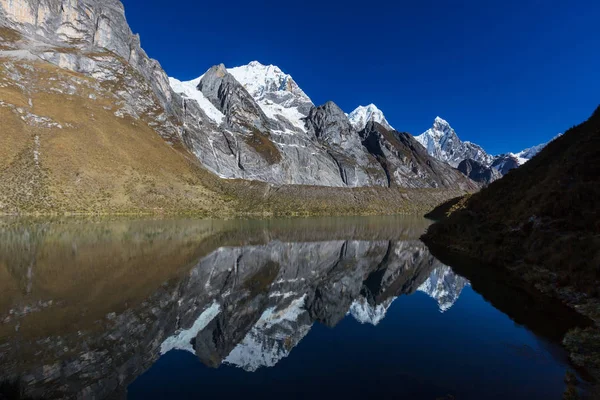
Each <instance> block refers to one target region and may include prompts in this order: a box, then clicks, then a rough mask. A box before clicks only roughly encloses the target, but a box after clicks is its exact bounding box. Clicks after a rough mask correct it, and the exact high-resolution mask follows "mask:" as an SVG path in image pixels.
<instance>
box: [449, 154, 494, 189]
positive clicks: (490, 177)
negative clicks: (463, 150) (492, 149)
mask: <svg viewBox="0 0 600 400" xmlns="http://www.w3.org/2000/svg"><path fill="white" fill-rule="evenodd" d="M458 170H459V171H460V172H462V173H463V174H465V175H466V176H468V177H469V178H471V179H472V180H473V181H475V182H479V183H481V184H484V185H489V184H490V183H492V182H494V181H496V180H498V179H500V178H502V173H501V172H500V171H498V170H497V169H496V168H493V164H492V166H491V167H486V166H485V165H483V164H481V163H479V162H477V161H475V160H463V161H461V163H460V164H458Z"/></svg>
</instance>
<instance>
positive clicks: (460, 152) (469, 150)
mask: <svg viewBox="0 0 600 400" xmlns="http://www.w3.org/2000/svg"><path fill="white" fill-rule="evenodd" d="M415 139H417V141H418V142H419V143H421V144H422V145H423V147H425V148H426V149H427V152H428V153H429V155H431V156H433V157H435V158H437V159H438V160H440V161H444V162H446V163H448V164H450V165H451V166H453V167H454V168H456V167H457V166H458V164H460V163H461V161H463V160H466V159H471V160H475V161H478V162H479V163H481V164H483V165H490V164H491V163H492V161H493V157H492V156H490V155H489V154H487V153H486V152H485V150H483V148H481V147H480V146H478V145H476V144H474V143H471V142H463V141H461V140H460V138H459V137H458V135H457V134H456V132H455V131H454V129H452V127H451V126H450V124H449V123H448V121H446V120H445V119H443V118H441V117H436V118H435V120H434V121H433V126H432V127H431V128H430V129H428V130H427V131H426V132H424V133H423V134H421V135H419V136H416V137H415Z"/></svg>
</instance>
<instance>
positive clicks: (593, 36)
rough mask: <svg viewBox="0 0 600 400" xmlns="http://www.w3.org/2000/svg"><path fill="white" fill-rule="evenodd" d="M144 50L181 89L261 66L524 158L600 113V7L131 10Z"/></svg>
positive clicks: (495, 4)
mask: <svg viewBox="0 0 600 400" xmlns="http://www.w3.org/2000/svg"><path fill="white" fill-rule="evenodd" d="M123 3H124V4H125V11H126V15H127V18H128V21H129V23H130V25H131V27H132V29H133V31H134V32H136V33H139V34H140V35H141V39H142V47H143V48H144V49H145V50H146V51H147V53H148V54H149V55H150V56H151V57H153V58H156V59H158V60H159V61H160V63H161V64H162V66H163V68H164V69H165V70H166V71H167V73H168V74H169V75H170V76H173V77H176V78H178V79H182V80H188V79H193V78H196V77H198V76H200V75H201V74H203V73H204V72H205V71H206V70H207V69H208V68H209V67H211V66H212V65H214V64H219V63H224V64H225V65H226V66H227V67H234V66H238V65H243V64H247V63H248V62H250V61H252V60H258V61H260V62H261V63H263V64H274V65H278V66H279V67H280V68H281V69H282V70H283V71H285V72H286V73H289V74H291V75H292V76H293V77H294V79H295V80H296V82H298V84H299V85H300V87H301V88H302V89H303V90H304V91H305V92H306V93H307V94H308V95H309V96H310V97H311V99H312V100H313V102H315V104H321V103H324V102H326V101H327V100H333V101H334V102H336V103H337V104H338V105H339V106H340V107H341V108H342V109H344V110H345V111H346V112H350V111H352V110H353V109H354V108H356V107H357V106H358V105H366V104H369V103H374V104H376V105H377V106H378V107H379V108H380V109H382V110H383V112H384V113H385V115H386V117H387V119H388V120H389V121H390V123H391V124H392V125H393V126H394V127H395V128H396V129H398V130H402V131H407V132H410V133H412V134H420V133H422V132H423V131H425V130H426V129H428V128H429V127H430V126H431V125H432V123H433V119H434V118H435V117H436V116H438V115H439V116H441V117H442V118H444V119H446V120H448V122H450V124H451V125H452V126H453V127H454V129H455V130H456V131H457V132H458V134H459V136H460V137H461V139H463V140H470V141H473V142H475V143H478V144H480V145H482V146H483V147H484V148H485V149H486V150H487V151H488V152H489V153H492V154H497V153H502V152H507V151H519V150H522V149H523V148H525V147H529V146H531V145H535V144H539V143H542V142H545V141H547V140H549V139H550V138H552V137H553V136H554V135H555V134H557V133H559V132H563V131H564V130H566V129H567V128H569V127H570V126H572V125H575V124H577V123H579V122H582V121H583V120H585V119H586V118H587V117H588V116H589V115H590V114H591V113H592V111H593V110H594V109H595V108H596V106H598V104H600V1H598V0H594V1H592V0H570V1H562V0H544V1H533V0H520V1H516V0H506V1H497V0H464V1H454V0H438V1H433V0H411V1H402V0H399V1H393V0H385V1H381V0H363V1H361V2H356V1H344V2H343V1H328V0H304V1H285V0H280V1H260V0H254V1H251V0H250V1H249V0H244V1H241V0H228V1H219V0H216V1H214V0H201V1H197V0H179V1H171V2H165V1H164V0H123Z"/></svg>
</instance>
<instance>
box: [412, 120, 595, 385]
mask: <svg viewBox="0 0 600 400" xmlns="http://www.w3.org/2000/svg"><path fill="white" fill-rule="evenodd" d="M598 198H600V108H598V109H596V111H595V112H594V113H593V115H592V116H591V117H590V118H589V119H588V120H587V121H586V122H584V123H582V124H580V125H578V126H575V127H573V128H571V129H570V130H569V131H567V132H566V133H565V134H564V135H563V136H561V137H559V138H557V139H556V140H554V141H552V142H551V143H550V144H549V145H548V146H547V147H546V148H545V149H544V150H543V151H542V152H541V153H540V154H538V155H537V156H536V157H534V158H533V159H532V160H531V161H530V162H528V163H527V164H526V165H524V166H523V167H521V168H519V169H516V170H513V171H511V172H510V173H509V174H507V175H506V176H505V177H504V178H503V179H501V180H498V181H496V182H493V183H492V184H490V185H489V186H488V187H487V188H485V189H483V190H482V191H481V192H479V193H476V194H473V195H472V196H469V197H468V198H464V199H454V200H451V201H450V202H448V203H446V204H444V205H442V206H440V207H438V208H437V209H435V210H434V211H432V212H431V213H430V214H429V216H430V217H434V218H435V219H440V221H439V222H437V223H436V224H434V225H432V226H431V227H430V228H429V230H428V232H427V233H426V234H425V235H424V236H423V240H424V241H425V242H426V243H427V244H428V245H431V246H442V247H443V248H445V250H446V251H448V250H449V251H450V252H453V253H459V254H463V255H467V256H469V257H472V258H475V259H477V260H479V261H481V262H482V263H483V264H485V265H489V267H490V268H496V269H502V270H504V272H508V273H509V276H510V279H512V280H514V282H516V284H521V283H522V282H527V283H528V284H530V285H533V286H534V287H535V288H536V289H537V290H539V291H541V292H543V293H546V294H549V295H552V296H554V297H557V298H559V299H560V300H562V301H563V302H564V303H566V304H568V305H569V306H571V307H573V308H575V309H576V310H577V311H579V312H580V313H581V314H584V315H586V316H587V317H589V318H591V319H592V320H593V321H594V322H595V326H594V327H592V328H588V329H586V330H574V331H571V332H569V333H568V334H567V335H566V336H565V339H564V341H563V343H564V344H565V346H566V347H567V348H568V349H569V351H570V352H571V357H572V359H573V361H574V362H575V363H576V364H577V365H580V366H582V367H585V368H586V369H587V370H588V371H589V372H590V373H591V374H592V376H594V378H595V379H596V382H597V381H598V378H600V329H599V326H600V299H599V297H600V212H599V207H598V203H597V199H598Z"/></svg>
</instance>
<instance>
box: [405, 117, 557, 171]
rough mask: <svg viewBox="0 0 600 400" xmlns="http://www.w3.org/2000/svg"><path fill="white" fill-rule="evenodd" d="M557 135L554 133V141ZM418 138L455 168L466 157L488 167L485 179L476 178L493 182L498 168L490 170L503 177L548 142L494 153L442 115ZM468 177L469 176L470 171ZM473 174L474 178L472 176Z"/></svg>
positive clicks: (485, 167)
mask: <svg viewBox="0 0 600 400" xmlns="http://www.w3.org/2000/svg"><path fill="white" fill-rule="evenodd" d="M558 136H560V135H558ZM558 136H555V137H554V138H553V139H552V140H554V139H556V138H557V137H558ZM416 139H417V141H418V142H419V143H421V144H422V145H423V146H424V147H425V148H426V149H427V152H428V153H429V155H431V156H433V157H435V158H436V159H438V160H441V161H444V162H446V163H448V164H450V165H451V166H453V167H455V168H458V167H459V165H460V164H461V163H462V162H463V161H465V160H472V161H474V162H475V163H476V164H477V165H478V166H479V167H478V168H479V169H481V168H483V169H487V170H488V171H485V172H484V171H483V170H482V173H483V175H485V177H482V178H481V179H482V180H476V181H477V182H481V183H490V182H492V181H493V180H496V179H498V174H497V173H496V172H495V171H490V169H495V170H496V171H497V172H500V174H501V176H502V175H506V174H507V173H508V171H510V170H511V169H514V168H518V167H520V166H521V165H523V164H525V163H526V162H527V161H529V160H530V159H531V158H533V157H534V156H535V155H536V154H538V153H539V152H540V151H541V150H542V149H543V148H544V147H546V146H547V145H548V143H543V144H540V145H537V146H533V147H531V148H528V149H525V150H522V151H520V152H518V153H506V154H500V155H497V156H493V155H490V154H488V153H487V152H486V151H485V150H484V149H483V148H482V147H481V146H479V145H477V144H474V143H472V142H468V141H465V142H463V141H462V140H460V138H459V137H458V135H457V133H456V131H455V130H454V129H452V127H451V126H450V124H449V123H448V122H447V121H446V120H444V119H442V118H440V117H436V119H435V121H434V123H433V126H432V127H431V128H430V129H429V130H427V131H426V132H424V133H422V134H421V135H419V136H416ZM483 175H481V176H483ZM467 176H469V175H468V174H467ZM470 177H471V179H473V176H470Z"/></svg>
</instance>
